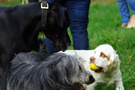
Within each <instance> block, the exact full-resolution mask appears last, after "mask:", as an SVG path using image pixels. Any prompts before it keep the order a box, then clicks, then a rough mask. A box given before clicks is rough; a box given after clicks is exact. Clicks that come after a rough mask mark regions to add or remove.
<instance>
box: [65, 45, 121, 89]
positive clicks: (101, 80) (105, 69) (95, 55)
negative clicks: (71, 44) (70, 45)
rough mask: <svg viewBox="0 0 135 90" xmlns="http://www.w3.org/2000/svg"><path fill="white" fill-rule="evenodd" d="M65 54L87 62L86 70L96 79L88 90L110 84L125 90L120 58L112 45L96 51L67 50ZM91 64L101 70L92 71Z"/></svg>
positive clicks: (103, 46) (100, 47) (85, 64)
mask: <svg viewBox="0 0 135 90" xmlns="http://www.w3.org/2000/svg"><path fill="white" fill-rule="evenodd" d="M64 53H66V54H68V55H76V56H79V57H81V58H83V59H84V60H85V63H84V66H85V69H86V70H88V71H90V72H91V73H92V75H93V77H94V78H95V82H94V83H93V84H90V85H88V86H87V88H86V89H87V90H94V89H95V87H96V86H98V85H104V86H109V85H110V84H114V85H115V87H116V90H124V87H123V82H122V73H121V71H120V60H119V56H118V54H117V53H116V51H115V50H114V49H113V47H112V46H111V45H108V44H103V45H100V46H98V47H97V48H96V49H94V50H66V51H65V52H64ZM90 62H92V63H93V64H95V65H96V66H98V67H100V69H99V70H95V71H93V70H91V69H90V64H89V63H90Z"/></svg>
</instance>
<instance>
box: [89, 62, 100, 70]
mask: <svg viewBox="0 0 135 90" xmlns="http://www.w3.org/2000/svg"><path fill="white" fill-rule="evenodd" d="M90 68H91V70H93V71H95V70H99V69H100V67H98V66H96V65H95V64H93V63H90Z"/></svg>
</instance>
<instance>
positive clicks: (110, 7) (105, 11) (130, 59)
mask: <svg viewBox="0 0 135 90" xmlns="http://www.w3.org/2000/svg"><path fill="white" fill-rule="evenodd" d="M20 3H21V2H17V3H3V4H0V6H4V5H5V6H6V5H7V6H10V5H15V4H20ZM121 24H122V22H121V18H120V14H119V10H118V6H117V4H116V2H113V3H107V4H104V3H103V4H102V3H96V2H94V3H92V4H91V8H90V11H89V24H88V34H89V45H90V49H94V48H96V47H97V46H98V45H101V44H105V43H108V44H110V45H112V46H113V47H114V48H115V49H116V51H117V53H118V54H119V57H120V59H121V71H122V75H123V83H124V87H125V90H135V59H134V58H135V29H122V28H120V26H121ZM69 34H70V31H69ZM70 37H71V34H70ZM71 38H72V37H71ZM68 49H73V43H72V45H71V46H70V47H69V48H68ZM98 90H114V86H110V87H108V88H105V87H100V89H99V88H98Z"/></svg>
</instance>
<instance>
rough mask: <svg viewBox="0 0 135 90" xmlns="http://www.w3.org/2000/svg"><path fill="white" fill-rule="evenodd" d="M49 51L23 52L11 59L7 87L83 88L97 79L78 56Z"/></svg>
mask: <svg viewBox="0 0 135 90" xmlns="http://www.w3.org/2000/svg"><path fill="white" fill-rule="evenodd" d="M45 55H46V51H40V52H37V53H31V52H30V53H19V54H17V55H16V56H15V58H14V59H13V60H12V61H11V68H10V73H9V77H8V81H7V82H8V83H7V90H81V89H80V87H79V86H80V85H81V84H90V83H93V82H94V81H95V79H94V78H93V76H92V75H91V73H89V72H88V71H86V70H85V68H84V66H83V64H82V63H84V61H83V60H82V59H81V58H79V57H76V56H69V55H66V54H63V53H55V54H53V55H51V56H49V57H48V58H46V57H45Z"/></svg>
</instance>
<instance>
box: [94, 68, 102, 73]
mask: <svg viewBox="0 0 135 90" xmlns="http://www.w3.org/2000/svg"><path fill="white" fill-rule="evenodd" d="M103 71H104V69H103V68H102V67H100V69H99V70H95V72H96V73H101V72H103Z"/></svg>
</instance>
